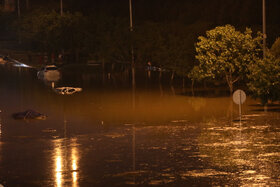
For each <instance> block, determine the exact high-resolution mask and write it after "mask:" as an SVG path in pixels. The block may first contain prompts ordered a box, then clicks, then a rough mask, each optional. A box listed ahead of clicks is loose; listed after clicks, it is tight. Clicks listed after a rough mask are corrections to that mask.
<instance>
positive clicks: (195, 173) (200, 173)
mask: <svg viewBox="0 0 280 187" xmlns="http://www.w3.org/2000/svg"><path fill="white" fill-rule="evenodd" d="M219 175H231V173H228V172H224V171H217V170H214V169H202V170H192V171H188V172H186V173H182V174H181V176H182V177H210V176H219Z"/></svg>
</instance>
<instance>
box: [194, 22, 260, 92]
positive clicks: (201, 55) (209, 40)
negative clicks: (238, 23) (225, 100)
mask: <svg viewBox="0 0 280 187" xmlns="http://www.w3.org/2000/svg"><path fill="white" fill-rule="evenodd" d="M261 39H262V37H261V35H260V34H258V36H257V37H255V38H253V36H252V31H251V29H249V28H246V30H245V32H244V33H242V32H240V31H237V30H235V28H234V27H233V26H231V25H225V26H219V27H216V28H215V29H213V30H209V31H207V32H206V37H204V36H199V37H198V40H199V41H198V42H197V43H196V45H195V47H196V48H195V49H196V52H197V55H196V59H197V60H198V62H199V65H198V70H196V72H199V73H200V74H199V75H198V74H197V73H195V75H196V77H194V78H196V79H198V78H200V77H202V78H225V80H226V82H227V84H228V87H229V90H230V93H232V92H233V85H234V83H236V82H237V81H239V80H241V79H242V78H244V76H245V74H246V72H247V65H248V64H250V63H252V62H255V61H256V60H258V59H259V56H260V53H261V43H260V41H261Z"/></svg>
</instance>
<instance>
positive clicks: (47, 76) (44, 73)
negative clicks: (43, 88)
mask: <svg viewBox="0 0 280 187" xmlns="http://www.w3.org/2000/svg"><path fill="white" fill-rule="evenodd" d="M37 77H38V79H41V80H45V81H49V82H55V81H58V80H59V79H60V72H59V71H58V68H57V67H56V66H55V65H47V66H45V67H43V68H42V69H40V70H39V71H38V72H37Z"/></svg>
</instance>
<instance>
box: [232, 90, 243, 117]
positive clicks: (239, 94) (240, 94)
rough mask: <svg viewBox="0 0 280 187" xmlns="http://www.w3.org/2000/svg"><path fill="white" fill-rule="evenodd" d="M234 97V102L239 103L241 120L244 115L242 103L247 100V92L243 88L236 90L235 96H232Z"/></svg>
mask: <svg viewBox="0 0 280 187" xmlns="http://www.w3.org/2000/svg"><path fill="white" fill-rule="evenodd" d="M232 99H233V102H234V103H235V104H237V105H239V117H240V120H241V115H242V108H241V105H242V104H243V103H244V102H245V100H246V94H245V92H244V91H243V90H236V91H235V92H234V93H233V96H232Z"/></svg>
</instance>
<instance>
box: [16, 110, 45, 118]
mask: <svg viewBox="0 0 280 187" xmlns="http://www.w3.org/2000/svg"><path fill="white" fill-rule="evenodd" d="M12 116H13V118H14V119H23V120H30V119H39V120H45V119H46V118H47V116H46V115H44V114H41V113H39V112H36V111H34V110H30V109H29V110H26V111H24V112H18V113H14V114H13V115H12Z"/></svg>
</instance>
